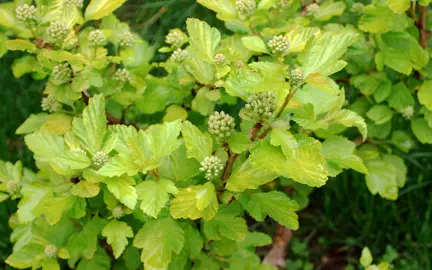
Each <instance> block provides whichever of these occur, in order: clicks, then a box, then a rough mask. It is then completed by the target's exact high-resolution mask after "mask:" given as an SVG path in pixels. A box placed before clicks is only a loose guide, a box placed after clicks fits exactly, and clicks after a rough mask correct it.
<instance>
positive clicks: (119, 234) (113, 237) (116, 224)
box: [102, 219, 134, 259]
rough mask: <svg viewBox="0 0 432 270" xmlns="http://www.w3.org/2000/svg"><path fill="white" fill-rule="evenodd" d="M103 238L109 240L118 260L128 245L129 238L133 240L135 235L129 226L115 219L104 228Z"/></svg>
mask: <svg viewBox="0 0 432 270" xmlns="http://www.w3.org/2000/svg"><path fill="white" fill-rule="evenodd" d="M102 236H104V237H106V238H107V243H108V244H109V245H110V246H111V247H112V249H113V251H114V257H115V258H116V259H118V257H120V255H122V253H123V251H124V250H125V248H126V246H127V245H128V240H127V238H128V237H129V238H131V237H133V236H134V235H133V231H132V228H131V227H129V225H127V224H126V223H124V222H122V221H118V220H115V219H113V220H111V221H110V222H109V223H108V224H107V225H106V226H105V227H104V228H103V230H102Z"/></svg>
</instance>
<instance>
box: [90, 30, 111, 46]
mask: <svg viewBox="0 0 432 270" xmlns="http://www.w3.org/2000/svg"><path fill="white" fill-rule="evenodd" d="M87 39H88V41H89V42H90V45H91V46H93V47H98V46H103V45H104V44H105V42H106V37H105V34H104V32H103V31H101V30H99V29H96V30H93V31H91V32H90V33H89V35H88V37H87Z"/></svg>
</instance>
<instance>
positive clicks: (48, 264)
mask: <svg viewBox="0 0 432 270" xmlns="http://www.w3.org/2000/svg"><path fill="white" fill-rule="evenodd" d="M42 270H60V265H59V264H58V262H57V259H56V258H50V259H45V260H43V261H42Z"/></svg>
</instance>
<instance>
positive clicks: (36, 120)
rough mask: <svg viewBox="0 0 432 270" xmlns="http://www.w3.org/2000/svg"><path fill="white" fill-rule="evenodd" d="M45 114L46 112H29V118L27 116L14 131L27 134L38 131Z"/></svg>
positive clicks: (45, 116)
mask: <svg viewBox="0 0 432 270" xmlns="http://www.w3.org/2000/svg"><path fill="white" fill-rule="evenodd" d="M47 116H48V114H46V113H38V114H30V116H29V118H27V119H26V120H25V121H24V123H22V124H21V126H19V127H18V128H17V130H16V131H15V133H16V134H27V133H32V132H35V131H38V130H39V129H40V127H41V126H42V125H43V123H44V122H45V120H46V118H47Z"/></svg>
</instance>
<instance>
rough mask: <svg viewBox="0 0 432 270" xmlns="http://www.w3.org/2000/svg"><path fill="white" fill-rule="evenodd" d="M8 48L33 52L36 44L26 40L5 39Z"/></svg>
mask: <svg viewBox="0 0 432 270" xmlns="http://www.w3.org/2000/svg"><path fill="white" fill-rule="evenodd" d="M6 46H7V48H8V50H11V51H27V52H29V53H33V52H35V51H36V45H35V44H34V43H32V42H30V41H28V40H23V39H15V40H8V41H6Z"/></svg>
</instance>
